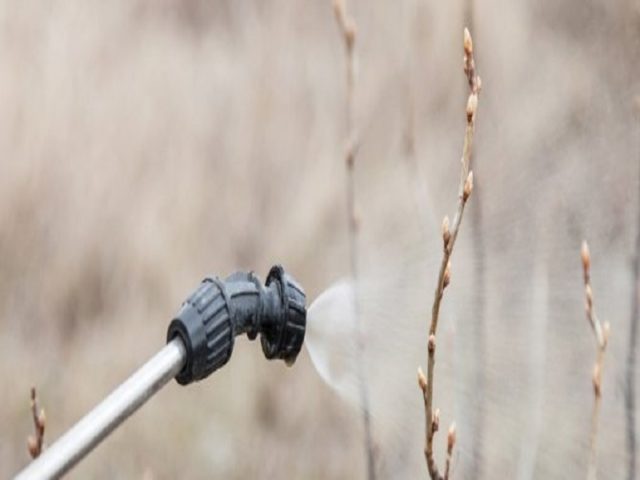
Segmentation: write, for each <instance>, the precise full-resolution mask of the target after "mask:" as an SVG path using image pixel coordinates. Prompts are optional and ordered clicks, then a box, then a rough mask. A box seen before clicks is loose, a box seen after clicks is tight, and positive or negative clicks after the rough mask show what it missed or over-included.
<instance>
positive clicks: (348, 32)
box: [344, 19, 356, 50]
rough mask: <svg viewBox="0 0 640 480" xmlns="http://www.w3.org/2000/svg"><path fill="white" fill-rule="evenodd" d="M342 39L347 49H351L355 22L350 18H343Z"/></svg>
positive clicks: (354, 39)
mask: <svg viewBox="0 0 640 480" xmlns="http://www.w3.org/2000/svg"><path fill="white" fill-rule="evenodd" d="M344 40H345V42H346V43H347V48H348V49H349V50H351V49H353V45H354V43H355V42H356V24H355V23H353V21H352V20H351V19H347V20H345V23H344Z"/></svg>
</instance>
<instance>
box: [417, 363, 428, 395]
mask: <svg viewBox="0 0 640 480" xmlns="http://www.w3.org/2000/svg"><path fill="white" fill-rule="evenodd" d="M418 385H419V386H420V389H421V390H422V391H423V392H424V391H426V390H427V377H425V376H424V372H423V371H422V368H421V367H418Z"/></svg>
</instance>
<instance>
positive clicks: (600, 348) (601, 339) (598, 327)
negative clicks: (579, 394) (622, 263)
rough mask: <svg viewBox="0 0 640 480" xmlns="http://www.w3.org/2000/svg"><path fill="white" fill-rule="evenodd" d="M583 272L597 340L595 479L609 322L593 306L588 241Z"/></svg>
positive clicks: (593, 420) (592, 479) (593, 436)
mask: <svg viewBox="0 0 640 480" xmlns="http://www.w3.org/2000/svg"><path fill="white" fill-rule="evenodd" d="M581 257H582V272H583V277H584V293H585V312H586V315H587V320H588V321H589V325H590V326H591V330H592V332H593V335H594V337H595V340H596V347H597V352H596V363H595V365H594V367H593V376H592V382H593V394H594V398H595V401H594V404H593V413H592V415H591V435H590V447H591V450H590V455H589V469H588V473H587V478H588V479H589V480H595V478H596V477H597V440H598V419H599V416H600V407H601V404H602V368H603V366H604V355H605V352H606V350H607V344H608V343H609V332H610V327H609V322H604V323H601V322H600V319H599V318H598V316H597V315H596V311H595V308H594V307H593V289H592V288H591V254H590V253H589V246H588V245H587V242H586V241H585V242H582V250H581Z"/></svg>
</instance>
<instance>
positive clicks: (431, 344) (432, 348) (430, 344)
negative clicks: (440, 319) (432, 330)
mask: <svg viewBox="0 0 640 480" xmlns="http://www.w3.org/2000/svg"><path fill="white" fill-rule="evenodd" d="M427 349H428V350H429V353H430V354H432V353H434V352H435V351H436V336H435V335H433V334H431V335H429V342H428V343H427Z"/></svg>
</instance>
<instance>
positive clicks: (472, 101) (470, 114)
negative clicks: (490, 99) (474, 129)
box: [467, 92, 478, 124]
mask: <svg viewBox="0 0 640 480" xmlns="http://www.w3.org/2000/svg"><path fill="white" fill-rule="evenodd" d="M477 109H478V94H477V93H476V92H473V93H471V94H470V95H469V98H468V99H467V123H469V124H471V123H473V120H474V119H475V116H476V110H477Z"/></svg>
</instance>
